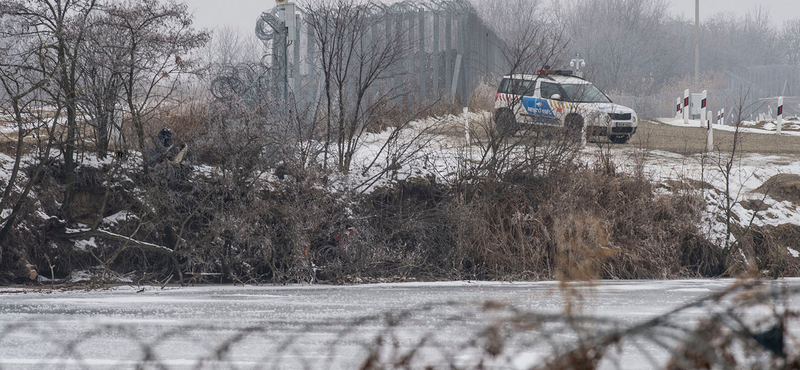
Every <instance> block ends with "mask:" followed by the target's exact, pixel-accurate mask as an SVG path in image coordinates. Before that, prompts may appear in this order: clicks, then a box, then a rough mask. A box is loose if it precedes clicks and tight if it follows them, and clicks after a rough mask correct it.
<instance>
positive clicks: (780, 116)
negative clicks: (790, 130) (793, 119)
mask: <svg viewBox="0 0 800 370" xmlns="http://www.w3.org/2000/svg"><path fill="white" fill-rule="evenodd" d="M781 126H783V97H782V96H781V97H779V98H778V126H777V128H776V130H775V133H777V134H778V135H780V134H781Z"/></svg>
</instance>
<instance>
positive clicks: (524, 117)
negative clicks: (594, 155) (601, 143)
mask: <svg viewBox="0 0 800 370" xmlns="http://www.w3.org/2000/svg"><path fill="white" fill-rule="evenodd" d="M494 120H495V126H496V128H497V131H498V132H499V133H501V134H502V135H505V136H513V135H514V134H516V133H517V131H521V130H527V129H529V128H531V127H530V126H531V125H545V126H558V127H562V128H564V129H566V130H568V131H567V132H570V133H574V134H575V135H580V133H581V131H582V130H583V129H584V126H585V129H586V136H587V138H590V137H592V136H594V137H608V138H609V139H610V140H611V141H613V142H615V143H626V142H627V141H628V140H629V139H630V137H631V135H633V134H635V133H636V128H637V126H638V120H639V119H638V117H637V116H636V112H634V111H633V109H631V108H628V107H624V106H622V105H619V104H614V103H613V102H611V99H609V98H608V96H606V94H604V93H603V92H602V91H600V90H599V89H598V88H597V87H595V86H594V85H592V83H591V82H589V81H586V80H584V79H583V78H580V77H577V76H574V75H573V74H572V71H570V70H553V69H540V70H538V71H536V74H535V75H534V74H513V75H506V76H503V80H502V81H501V82H500V87H499V88H498V89H497V96H496V97H495V112H494Z"/></svg>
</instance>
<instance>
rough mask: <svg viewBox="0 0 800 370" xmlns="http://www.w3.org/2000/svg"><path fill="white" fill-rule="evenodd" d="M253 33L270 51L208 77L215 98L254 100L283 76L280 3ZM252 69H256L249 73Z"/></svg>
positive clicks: (464, 9)
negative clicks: (256, 63) (256, 60)
mask: <svg viewBox="0 0 800 370" xmlns="http://www.w3.org/2000/svg"><path fill="white" fill-rule="evenodd" d="M363 6H364V7H367V8H368V9H367V14H370V15H371V16H372V17H385V16H391V17H397V16H402V15H405V14H407V15H413V14H418V13H419V12H421V11H423V12H424V11H429V12H433V13H451V14H453V15H461V14H472V13H476V10H475V8H474V7H473V6H472V4H471V3H470V2H469V1H467V0H431V1H424V0H406V1H402V2H396V3H393V4H390V5H387V4H383V3H379V2H370V3H368V4H365V5H363ZM297 12H298V13H299V14H300V15H301V17H303V16H304V14H305V12H306V11H305V10H304V9H302V8H300V7H298V8H297ZM255 34H256V37H258V39H259V40H261V41H262V43H264V45H266V46H268V47H269V46H272V50H273V51H272V55H265V56H264V58H262V61H261V63H260V64H259V65H255V64H252V63H244V64H241V65H236V66H228V67H226V68H224V69H223V70H222V71H221V72H220V73H219V74H218V75H217V76H216V77H215V78H214V79H213V80H212V81H211V94H212V95H213V96H214V97H215V98H216V99H217V100H220V101H228V100H231V99H233V98H236V97H243V98H244V99H245V100H252V101H256V98H258V97H262V96H265V94H266V91H269V89H270V88H272V89H275V86H276V85H275V84H274V83H275V82H276V81H274V80H280V79H281V78H282V77H281V76H282V75H281V74H280V72H281V71H282V69H283V68H287V66H285V65H284V64H285V62H284V54H285V53H286V50H285V46H283V45H286V39H287V36H288V35H287V31H286V28H285V27H284V26H283V22H282V21H281V20H280V17H279V7H274V8H272V9H270V10H268V11H265V12H263V13H261V16H260V17H259V18H258V20H257V21H256V27H255ZM296 42H299V41H296ZM267 59H271V60H269V61H267ZM252 71H255V72H256V73H249V72H252ZM278 82H279V81H278Z"/></svg>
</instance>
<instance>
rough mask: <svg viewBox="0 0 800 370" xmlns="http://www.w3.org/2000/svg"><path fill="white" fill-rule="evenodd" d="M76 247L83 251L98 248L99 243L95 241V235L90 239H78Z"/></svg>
mask: <svg viewBox="0 0 800 370" xmlns="http://www.w3.org/2000/svg"><path fill="white" fill-rule="evenodd" d="M75 248H77V249H78V250H81V251H85V250H87V249H90V248H91V249H95V248H97V243H96V242H95V240H94V237H91V238H89V240H76V241H75Z"/></svg>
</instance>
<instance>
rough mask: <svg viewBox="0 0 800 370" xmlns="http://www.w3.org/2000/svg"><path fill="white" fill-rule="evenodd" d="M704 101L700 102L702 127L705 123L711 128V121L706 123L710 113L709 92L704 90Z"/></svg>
mask: <svg viewBox="0 0 800 370" xmlns="http://www.w3.org/2000/svg"><path fill="white" fill-rule="evenodd" d="M702 99H703V100H701V101H700V125H701V126H702V125H703V124H704V123H705V124H706V126H707V127H711V120H708V122H706V118H707V114H706V112H708V90H703V98H702Z"/></svg>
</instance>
